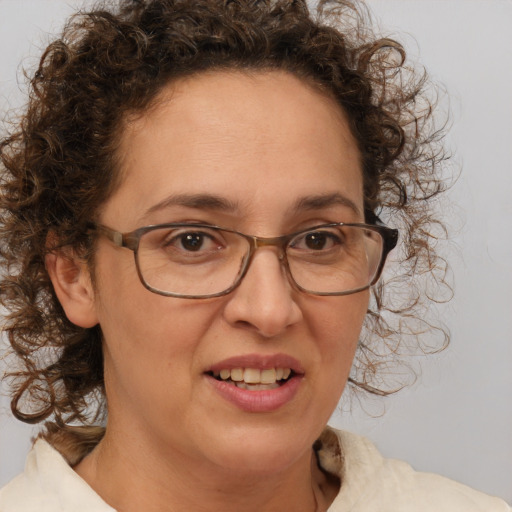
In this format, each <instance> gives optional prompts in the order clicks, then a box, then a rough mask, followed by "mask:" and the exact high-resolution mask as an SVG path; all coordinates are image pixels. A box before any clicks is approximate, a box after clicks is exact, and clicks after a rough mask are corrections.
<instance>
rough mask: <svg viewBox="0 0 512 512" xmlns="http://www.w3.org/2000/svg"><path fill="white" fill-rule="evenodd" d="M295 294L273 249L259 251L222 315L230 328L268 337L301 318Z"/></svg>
mask: <svg viewBox="0 0 512 512" xmlns="http://www.w3.org/2000/svg"><path fill="white" fill-rule="evenodd" d="M296 295H297V292H295V291H294V290H293V288H292V285H291V283H290V282H289V280H288V276H287V275H286V271H285V269H284V267H283V265H282V264H281V261H280V259H279V257H278V255H277V253H276V250H275V248H270V247H268V248H260V249H259V250H258V251H257V252H256V253H255V255H254V257H253V259H252V261H251V264H250V267H249V269H248V270H247V273H246V275H245V277H244V278H243V280H242V282H241V283H240V285H239V286H238V287H237V288H236V289H235V290H233V292H231V293H230V294H229V296H228V302H227V304H226V307H225V309H224V316H225V318H226V320H227V321H228V322H229V323H230V324H231V325H234V326H236V327H244V328H247V329H250V330H253V331H255V332H257V333H258V334H260V335H261V336H263V337H264V338H271V337H274V336H277V335H279V334H282V333H283V332H284V331H286V329H288V328H289V327H291V326H293V325H294V324H296V323H298V322H299V321H300V320H301V319H302V310H301V308H300V307H299V305H298V304H297V302H296V300H295V298H296Z"/></svg>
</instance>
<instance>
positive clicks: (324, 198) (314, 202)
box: [292, 192, 362, 215]
mask: <svg viewBox="0 0 512 512" xmlns="http://www.w3.org/2000/svg"><path fill="white" fill-rule="evenodd" d="M336 205H341V206H346V207H347V208H350V209H351V210H353V211H354V213H356V214H358V215H361V213H362V212H361V210H360V209H359V207H358V206H357V205H356V204H355V203H354V201H352V200H351V199H349V198H348V197H346V196H344V195H343V194H340V193H338V192H336V193H333V194H319V195H314V196H306V197H302V198H300V199H299V200H298V201H297V202H296V203H295V205H294V206H293V208H292V209H293V210H295V211H297V212H298V211H301V210H321V209H323V208H329V207H331V206H336Z"/></svg>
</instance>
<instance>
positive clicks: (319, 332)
mask: <svg viewBox="0 0 512 512" xmlns="http://www.w3.org/2000/svg"><path fill="white" fill-rule="evenodd" d="M321 299H322V301H320V302H319V303H318V304H317V307H316V308H312V309H311V310H310V313H309V314H310V318H311V322H310V325H312V326H313V329H314V330H315V332H314V339H316V340H317V345H318V350H319V356H320V358H321V365H320V366H321V368H322V369H323V371H324V372H325V375H326V376H328V378H330V379H331V382H333V381H336V382H339V383H340V385H341V386H344V385H345V382H346V380H347V378H348V375H349V373H350V368H351V366H352V361H353V358H354V354H355V351H356V348H357V344H358V342H359V337H360V334H361V329H362V325H363V321H364V318H365V316H366V312H367V308H368V300H369V293H368V292H367V291H364V292H360V293H356V294H353V295H347V296H342V297H322V298H321Z"/></svg>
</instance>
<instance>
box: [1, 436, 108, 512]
mask: <svg viewBox="0 0 512 512" xmlns="http://www.w3.org/2000/svg"><path fill="white" fill-rule="evenodd" d="M0 511H1V512H71V511H73V512H115V511H114V509H112V508H111V507H109V506H108V505H107V504H105V502H104V501H103V500H102V499H101V498H100V497H99V496H98V495H97V494H96V493H95V492H94V491H93V490H92V489H91V488H90V487H89V486H88V485H87V483H86V482H84V481H83V480H82V479H81V478H80V477H79V476H78V475H77V474H76V473H75V472H74V471H73V469H72V468H71V467H70V466H69V465H68V464H67V462H66V461H65V460H64V458H63V457H62V456H61V455H60V453H59V452H58V451H57V450H55V449H54V448H52V447H51V446H50V445H49V444H48V443H47V442H46V441H43V440H38V441H37V442H36V443H35V445H34V448H33V449H32V450H31V452H30V453H29V455H28V457H27V461H26V464H25V470H24V472H23V473H22V474H20V475H19V476H17V477H16V478H14V480H12V481H11V482H9V483H8V484H7V485H6V486H5V487H3V488H2V489H0Z"/></svg>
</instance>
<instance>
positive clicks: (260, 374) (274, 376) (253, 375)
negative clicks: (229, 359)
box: [212, 368, 293, 391]
mask: <svg viewBox="0 0 512 512" xmlns="http://www.w3.org/2000/svg"><path fill="white" fill-rule="evenodd" d="M292 373H293V372H292V370H291V369H290V368H266V369H263V370H260V369H259V368H232V369H229V368H223V369H222V370H220V371H214V372H212V376H213V377H214V378H215V379H217V380H221V381H225V382H227V383H231V384H233V385H235V386H236V387H238V388H240V389H246V390H249V391H264V390H268V389H276V388H278V387H279V386H281V385H282V384H284V383H285V382H286V381H287V380H288V379H289V378H290V376H292Z"/></svg>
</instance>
